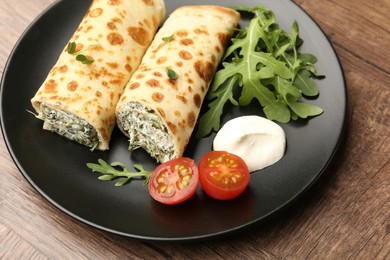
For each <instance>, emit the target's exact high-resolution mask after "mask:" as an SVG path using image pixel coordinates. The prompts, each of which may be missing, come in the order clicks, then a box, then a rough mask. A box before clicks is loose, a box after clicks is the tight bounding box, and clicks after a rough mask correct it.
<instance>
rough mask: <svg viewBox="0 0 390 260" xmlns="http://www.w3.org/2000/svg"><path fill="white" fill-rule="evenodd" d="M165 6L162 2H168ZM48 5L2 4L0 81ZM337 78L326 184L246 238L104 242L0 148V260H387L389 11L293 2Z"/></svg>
mask: <svg viewBox="0 0 390 260" xmlns="http://www.w3.org/2000/svg"><path fill="white" fill-rule="evenodd" d="M167 1H169V0H167ZM52 2H54V0H31V1H25V0H13V1H6V0H0V18H1V19H0V33H1V34H0V47H1V48H0V71H1V73H2V72H3V69H4V66H5V63H6V60H7V58H8V56H9V54H10V52H11V50H12V48H13V46H14V44H15V43H16V41H17V40H18V38H19V37H20V36H21V34H22V32H23V31H24V30H25V29H26V27H27V26H28V25H29V24H30V23H31V22H32V20H33V19H34V18H36V17H37V16H38V15H39V14H40V13H41V12H42V11H43V10H44V9H45V8H47V7H48V6H49V5H50V4H51V3H52ZM295 2H296V3H297V4H298V5H299V6H301V7H302V8H303V9H304V10H305V11H306V12H307V13H308V14H309V15H311V16H312V17H313V18H314V19H315V20H316V22H317V23H318V24H319V25H320V26H321V28H322V29H323V30H324V33H325V34H326V35H327V36H328V37H329V39H330V40H331V42H332V44H333V46H334V47H335V50H336V52H337V54H338V55H339V58H340V61H341V64H342V66H343V68H344V72H345V77H346V83H347V92H348V111H347V122H346V127H347V128H346V129H347V130H346V138H345V140H344V142H343V143H342V146H341V149H340V151H339V152H338V154H337V156H336V158H335V160H334V161H333V163H332V164H331V165H330V167H329V169H328V170H327V172H326V173H325V174H324V176H323V177H322V178H321V179H320V180H319V181H318V183H316V184H315V185H314V187H312V188H311V189H310V190H309V191H308V192H307V193H305V195H304V196H303V197H301V198H300V199H299V200H298V201H296V202H295V203H294V204H293V205H292V206H291V207H290V208H288V209H287V210H285V211H283V213H282V214H278V215H276V216H274V217H273V218H270V219H269V220H267V221H266V222H265V223H262V224H259V225H255V226H254V227H253V228H252V229H250V230H246V232H245V233H237V234H234V235H231V236H228V237H226V238H220V239H216V240H209V241H204V242H197V243H162V242H161V243H155V242H144V241H137V240H131V239H126V238H123V237H119V236H116V235H112V234H109V233H106V232H103V231H100V230H97V229H95V228H92V227H90V226H88V225H85V224H83V223H80V222H79V221H77V220H75V219H73V218H71V217H69V216H68V215H66V214H64V213H62V212H61V211H59V210H58V209H57V208H55V207H54V206H53V205H51V204H50V203H49V202H48V201H47V200H46V199H44V198H43V197H42V196H40V195H39V194H38V193H37V192H36V191H35V190H34V188H32V186H30V184H29V183H28V182H27V181H26V180H25V179H24V177H23V176H22V175H21V173H20V172H19V171H18V169H17V168H16V166H15V165H14V163H13V161H12V159H11V157H10V155H9V153H8V150H7V148H6V146H5V144H4V141H3V139H2V138H1V141H0V177H1V180H0V259H127V258H128V259H210V258H211V259H242V258H244V259H390V22H389V18H388V17H389V16H388V15H389V13H390V1H389V0H376V1H365V0H327V1H317V0H295Z"/></svg>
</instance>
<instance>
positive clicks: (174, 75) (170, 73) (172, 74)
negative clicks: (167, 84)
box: [167, 69, 178, 79]
mask: <svg viewBox="0 0 390 260" xmlns="http://www.w3.org/2000/svg"><path fill="white" fill-rule="evenodd" d="M167 75H168V77H169V78H170V79H177V78H178V75H177V73H176V72H175V71H174V70H172V69H167Z"/></svg>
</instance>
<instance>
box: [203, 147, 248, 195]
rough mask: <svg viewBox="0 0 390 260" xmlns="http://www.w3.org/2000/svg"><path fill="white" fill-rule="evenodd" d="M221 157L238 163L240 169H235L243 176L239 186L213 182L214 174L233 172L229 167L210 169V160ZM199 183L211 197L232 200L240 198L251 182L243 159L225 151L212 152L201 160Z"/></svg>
mask: <svg viewBox="0 0 390 260" xmlns="http://www.w3.org/2000/svg"><path fill="white" fill-rule="evenodd" d="M221 156H222V157H227V158H229V159H233V160H234V161H235V162H236V163H237V165H238V167H235V168H234V169H235V170H238V172H239V173H240V174H241V175H242V181H240V182H239V183H237V184H229V185H225V184H223V183H221V182H217V181H214V180H213V178H212V177H211V174H212V172H215V171H229V170H231V169H229V168H228V167H226V168H225V167H218V166H217V167H210V165H209V160H210V159H211V158H217V157H221ZM199 181H200V184H201V186H202V189H203V191H204V192H205V193H206V194H207V195H209V196H210V197H212V198H214V199H217V200H231V199H234V198H236V197H237V196H239V195H240V194H241V193H242V192H243V191H244V190H245V189H246V187H247V186H248V184H249V181H250V172H249V170H248V166H247V165H246V163H245V162H244V160H243V159H242V158H241V157H239V156H237V155H234V154H231V153H228V152H225V151H211V152H209V153H206V154H205V155H204V156H203V157H202V158H201V159H200V163H199Z"/></svg>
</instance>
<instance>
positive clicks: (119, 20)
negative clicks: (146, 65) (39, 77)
mask: <svg viewBox="0 0 390 260" xmlns="http://www.w3.org/2000/svg"><path fill="white" fill-rule="evenodd" d="M164 16H165V5H164V1H163V0H94V1H93V2H92V3H91V5H90V7H89V9H88V11H87V13H86V14H85V16H84V18H83V19H82V21H81V23H80V25H79V26H78V28H77V30H76V32H75V33H74V34H73V36H72V37H71V39H70V41H69V43H74V44H75V50H74V52H75V53H74V54H72V53H73V52H72V51H70V52H69V49H68V44H67V45H66V46H65V48H64V49H63V51H62V53H61V54H60V56H59V58H58V60H57V63H56V64H55V65H54V67H53V68H52V69H51V70H50V72H49V74H48V76H47V78H46V79H45V81H44V82H43V84H42V85H41V87H40V88H39V89H38V91H37V93H36V94H35V96H34V97H33V98H32V99H31V102H32V105H33V107H34V109H35V110H36V112H37V113H38V115H37V118H39V119H42V120H44V124H43V128H44V129H46V130H50V131H53V132H56V133H58V134H60V135H62V136H64V137H66V138H68V139H71V140H73V141H77V142H79V143H81V144H84V145H86V146H88V147H90V148H91V149H95V148H96V149H99V150H106V149H108V148H109V141H110V137H111V133H112V131H113V128H114V126H115V106H116V104H117V103H118V100H119V98H120V95H121V94H122V92H123V89H124V87H125V86H126V83H127V82H128V81H129V79H130V77H131V75H132V74H133V73H134V71H135V70H136V69H137V67H138V66H139V64H140V62H141V59H142V57H143V55H144V53H145V51H146V49H147V48H148V46H149V45H150V43H151V41H152V39H153V37H154V35H155V33H156V31H157V28H158V26H159V24H160V22H161V21H162V19H163V18H164ZM78 54H82V55H84V57H85V59H87V60H93V62H92V63H89V64H88V63H87V64H83V63H82V62H80V61H78V60H76V57H77V56H78ZM81 57H82V56H81ZM79 58H80V56H78V59H79Z"/></svg>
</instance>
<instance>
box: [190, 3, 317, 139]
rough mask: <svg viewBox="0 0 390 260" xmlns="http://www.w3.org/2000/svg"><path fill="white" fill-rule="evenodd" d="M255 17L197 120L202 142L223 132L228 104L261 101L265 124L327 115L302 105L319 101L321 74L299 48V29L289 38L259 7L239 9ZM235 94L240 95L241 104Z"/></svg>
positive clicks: (225, 61)
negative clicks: (306, 99) (311, 99)
mask: <svg viewBox="0 0 390 260" xmlns="http://www.w3.org/2000/svg"><path fill="white" fill-rule="evenodd" d="M234 9H236V10H237V11H242V12H250V13H252V14H253V15H254V16H253V18H252V19H251V21H250V23H249V25H248V27H247V28H244V29H239V30H238V32H237V33H236V35H235V36H234V37H233V38H232V44H231V45H230V46H229V47H228V48H227V50H226V52H225V55H224V57H223V62H222V69H220V70H219V71H217V72H216V73H215V75H214V79H213V82H212V84H211V86H210V88H209V91H208V93H207V97H206V99H207V100H208V101H209V103H208V110H207V111H206V112H205V113H204V114H203V115H201V117H200V119H199V128H198V132H197V137H198V138H201V137H204V136H206V135H208V134H210V132H212V131H218V130H219V128H220V120H221V115H222V112H223V109H224V106H225V104H226V103H227V101H230V102H231V103H232V104H234V105H240V106H247V105H249V104H250V103H251V102H252V101H253V100H254V99H255V100H257V101H258V102H259V103H260V105H261V107H262V108H263V112H264V115H265V117H266V118H268V119H270V120H275V121H278V122H281V123H287V122H289V121H290V120H297V119H299V118H307V117H309V116H317V115H320V114H321V113H323V110H322V109H321V108H319V107H317V106H314V105H310V104H306V103H303V102H302V101H301V99H302V97H304V96H306V97H316V96H318V95H319V90H318V87H317V85H316V83H315V81H314V80H313V78H318V79H320V78H323V77H324V76H322V75H320V74H318V73H317V71H316V69H315V66H314V63H316V62H317V59H316V57H315V56H314V55H312V54H306V53H305V54H302V53H300V52H299V50H298V49H299V47H300V46H302V44H303V40H302V39H301V38H299V28H298V23H297V22H294V23H293V25H292V27H291V34H288V33H287V32H285V31H283V30H282V29H281V28H280V27H279V26H278V24H277V23H276V17H275V15H274V14H273V12H272V11H271V10H269V9H266V8H264V7H263V6H261V5H258V6H256V7H255V8H247V7H243V6H240V7H235V8H234ZM232 93H237V94H238V95H237V96H236V97H237V100H236V99H235V98H234V97H233V94H232Z"/></svg>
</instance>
